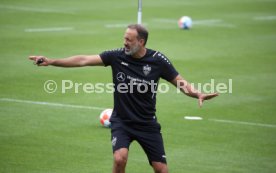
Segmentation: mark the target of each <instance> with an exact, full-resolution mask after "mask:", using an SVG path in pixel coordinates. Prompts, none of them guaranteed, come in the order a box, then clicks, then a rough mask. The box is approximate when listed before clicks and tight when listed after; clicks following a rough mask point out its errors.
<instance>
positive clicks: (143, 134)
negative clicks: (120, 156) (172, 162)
mask: <svg viewBox="0 0 276 173" xmlns="http://www.w3.org/2000/svg"><path fill="white" fill-rule="evenodd" d="M134 140H136V141H137V142H138V143H139V144H140V145H141V147H142V148H143V150H144V151H145V153H146V155H147V157H148V161H149V164H152V162H162V163H167V161H166V154H165V149H164V144H163V138H162V134H161V132H160V131H153V132H148V131H141V130H136V129H133V128H131V127H130V126H126V125H123V124H121V123H113V124H112V127H111V142H112V148H113V153H114V152H115V151H116V150H118V149H120V148H127V149H128V150H129V146H130V144H131V142H132V141H134Z"/></svg>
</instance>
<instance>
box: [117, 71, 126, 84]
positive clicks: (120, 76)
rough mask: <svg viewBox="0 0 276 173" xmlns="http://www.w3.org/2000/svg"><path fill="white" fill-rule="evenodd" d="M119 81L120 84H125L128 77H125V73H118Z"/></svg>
mask: <svg viewBox="0 0 276 173" xmlns="http://www.w3.org/2000/svg"><path fill="white" fill-rule="evenodd" d="M116 77H117V80H118V81H120V82H123V81H125V79H126V75H125V73H123V72H119V73H117V76H116Z"/></svg>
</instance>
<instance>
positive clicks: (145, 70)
mask: <svg viewBox="0 0 276 173" xmlns="http://www.w3.org/2000/svg"><path fill="white" fill-rule="evenodd" d="M150 71H151V67H150V66H149V65H148V64H147V65H145V66H144V67H143V72H144V75H145V76H147V75H148V74H149V73H150Z"/></svg>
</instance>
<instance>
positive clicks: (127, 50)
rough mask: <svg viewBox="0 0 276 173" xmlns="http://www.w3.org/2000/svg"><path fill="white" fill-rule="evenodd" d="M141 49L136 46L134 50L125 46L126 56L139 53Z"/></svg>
mask: <svg viewBox="0 0 276 173" xmlns="http://www.w3.org/2000/svg"><path fill="white" fill-rule="evenodd" d="M139 49H140V47H139V45H138V44H137V45H135V46H133V47H132V48H128V47H127V46H125V54H126V55H134V54H135V53H137V52H138V51H139Z"/></svg>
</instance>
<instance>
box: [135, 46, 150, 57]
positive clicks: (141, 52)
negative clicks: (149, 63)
mask: <svg viewBox="0 0 276 173" xmlns="http://www.w3.org/2000/svg"><path fill="white" fill-rule="evenodd" d="M146 53H147V49H146V48H145V47H142V48H141V49H140V50H139V51H137V52H136V53H135V54H133V55H132V57H133V58H142V57H144V56H145V54H146Z"/></svg>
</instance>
